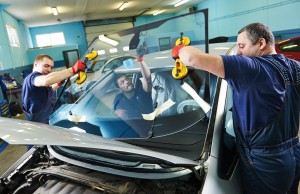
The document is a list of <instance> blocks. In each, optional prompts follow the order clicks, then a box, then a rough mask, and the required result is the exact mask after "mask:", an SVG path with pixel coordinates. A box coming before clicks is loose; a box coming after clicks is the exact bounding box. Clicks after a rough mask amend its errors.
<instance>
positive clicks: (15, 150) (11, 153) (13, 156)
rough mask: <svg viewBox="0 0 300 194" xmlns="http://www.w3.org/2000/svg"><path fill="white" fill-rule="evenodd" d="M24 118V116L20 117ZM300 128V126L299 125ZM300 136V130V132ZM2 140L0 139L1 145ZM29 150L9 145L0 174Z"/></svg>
mask: <svg viewBox="0 0 300 194" xmlns="http://www.w3.org/2000/svg"><path fill="white" fill-rule="evenodd" d="M20 118H21V119H22V116H21V117H19V118H18V119H20ZM299 129H300V126H299ZM298 135H299V136H300V130H299V134H298ZM1 141H2V140H0V145H1V143H2V142H1ZM26 151H27V148H26V146H18V145H8V146H7V147H6V148H5V149H4V150H3V151H2V152H1V153H0V164H1V165H0V176H1V175H2V174H3V173H4V172H5V171H6V170H7V169H8V168H9V167H10V166H12V164H14V163H15V162H16V161H17V160H18V159H19V158H20V157H21V156H22V155H23V154H25V153H26ZM298 193H299V194H300V185H299V188H298Z"/></svg>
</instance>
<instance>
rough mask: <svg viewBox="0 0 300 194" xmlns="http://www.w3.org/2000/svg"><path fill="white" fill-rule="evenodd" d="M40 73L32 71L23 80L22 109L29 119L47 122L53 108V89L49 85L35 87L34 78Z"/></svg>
mask: <svg viewBox="0 0 300 194" xmlns="http://www.w3.org/2000/svg"><path fill="white" fill-rule="evenodd" d="M41 75H42V74H41V73H39V72H32V73H30V74H29V75H28V76H26V78H25V79H24V81H23V86H22V100H23V111H24V114H25V116H26V118H27V119H28V120H30V121H35V122H40V123H49V116H50V114H51V112H52V109H53V96H54V91H53V90H52V88H51V87H37V86H35V85H34V79H35V78H36V77H38V76H41Z"/></svg>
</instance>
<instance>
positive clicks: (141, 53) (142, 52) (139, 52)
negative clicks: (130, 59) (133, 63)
mask: <svg viewBox="0 0 300 194" xmlns="http://www.w3.org/2000/svg"><path fill="white" fill-rule="evenodd" d="M146 53H147V47H146V46H144V45H140V46H139V47H138V48H137V50H136V55H137V61H138V62H142V61H144V55H145V54H146Z"/></svg>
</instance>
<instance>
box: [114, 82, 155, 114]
mask: <svg viewBox="0 0 300 194" xmlns="http://www.w3.org/2000/svg"><path fill="white" fill-rule="evenodd" d="M119 109H123V110H125V111H126V118H130V119H132V118H142V114H148V113H151V112H153V105H152V97H151V92H145V91H144V89H143V88H142V87H137V88H135V92H134V96H133V97H132V98H131V99H128V98H127V97H126V96H125V95H124V94H123V93H120V94H118V95H117V96H116V97H115V100H114V110H119Z"/></svg>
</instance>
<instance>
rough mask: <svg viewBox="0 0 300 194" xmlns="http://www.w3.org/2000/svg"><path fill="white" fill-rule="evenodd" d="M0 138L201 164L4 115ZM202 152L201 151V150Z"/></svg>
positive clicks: (189, 164) (19, 142)
mask: <svg viewBox="0 0 300 194" xmlns="http://www.w3.org/2000/svg"><path fill="white" fill-rule="evenodd" d="M0 128H1V130H0V138H1V139H3V140H4V141H6V142H7V143H9V144H16V145H55V146H70V147H83V148H91V149H99V150H106V151H107V150H109V151H118V152H123V153H130V154H138V155H143V156H147V157H153V158H156V159H160V160H162V161H166V162H169V163H172V164H175V165H179V166H180V165H184V166H198V165H199V163H197V162H196V161H193V160H189V159H186V158H182V157H178V156H174V155H170V154H164V153H160V152H155V151H151V150H148V149H144V148H141V147H138V146H134V145H131V144H127V143H124V142H120V141H117V140H113V139H106V138H102V137H100V136H96V135H92V134H87V133H82V132H77V131H75V130H72V129H66V128H62V127H55V126H50V125H47V124H41V123H36V122H30V121H25V120H18V119H10V118H4V117H0ZM199 154H200V153H199Z"/></svg>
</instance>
